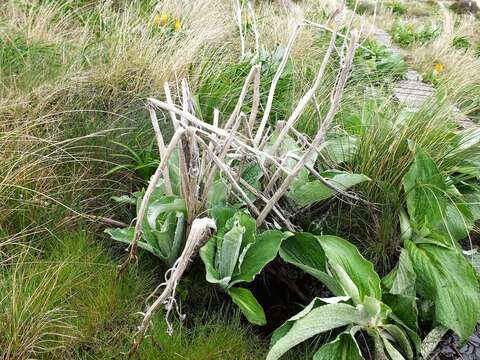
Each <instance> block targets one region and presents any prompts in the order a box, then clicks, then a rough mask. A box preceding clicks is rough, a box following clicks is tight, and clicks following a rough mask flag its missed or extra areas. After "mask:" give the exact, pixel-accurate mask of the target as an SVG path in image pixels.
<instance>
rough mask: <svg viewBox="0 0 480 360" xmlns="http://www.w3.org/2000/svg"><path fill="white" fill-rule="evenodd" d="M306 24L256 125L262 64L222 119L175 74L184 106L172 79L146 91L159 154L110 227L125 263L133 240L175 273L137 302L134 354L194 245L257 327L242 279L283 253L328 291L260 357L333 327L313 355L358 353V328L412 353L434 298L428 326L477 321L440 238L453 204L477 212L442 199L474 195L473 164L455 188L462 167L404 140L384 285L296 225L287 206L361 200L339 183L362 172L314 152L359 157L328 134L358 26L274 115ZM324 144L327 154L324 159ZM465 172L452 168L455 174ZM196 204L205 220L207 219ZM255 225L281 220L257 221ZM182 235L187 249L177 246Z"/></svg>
mask: <svg viewBox="0 0 480 360" xmlns="http://www.w3.org/2000/svg"><path fill="white" fill-rule="evenodd" d="M308 24H309V25H312V23H311V22H310V23H308ZM302 26H306V23H303V24H300V25H298V26H297V27H295V30H294V32H293V34H292V37H291V39H290V40H291V41H290V42H289V45H288V46H287V47H286V48H285V52H284V54H283V58H282V61H281V62H280V63H279V64H278V67H277V72H276V76H275V77H274V79H273V80H272V85H271V88H270V91H269V94H268V97H267V100H266V103H265V104H262V105H264V107H263V114H262V119H261V120H260V121H257V115H258V114H259V106H260V95H259V87H258V86H259V85H258V84H259V80H258V77H259V76H260V67H261V64H255V65H253V67H252V69H251V71H250V72H249V74H248V75H247V78H246V80H245V83H244V86H243V87H242V91H241V93H240V96H239V99H238V101H237V103H236V105H235V108H234V110H233V112H232V113H231V114H230V115H229V116H227V117H226V118H225V119H223V118H222V119H221V114H220V112H219V111H214V113H213V121H212V124H210V123H206V122H204V121H202V120H200V119H199V117H198V116H196V110H195V105H194V104H195V101H194V100H193V97H192V95H191V94H190V90H189V88H188V84H187V82H186V81H183V82H182V96H181V100H182V104H181V105H182V106H181V108H180V107H178V106H175V105H174V103H173V101H172V97H171V95H170V90H169V87H168V84H167V85H166V86H165V95H166V102H163V101H159V100H155V99H149V110H150V114H151V120H152V125H153V127H154V129H155V135H156V139H157V144H158V148H159V152H160V159H161V161H160V164H159V166H158V168H157V170H156V171H155V173H154V175H153V176H152V178H151V180H150V182H149V185H148V187H147V189H146V190H145V192H142V193H141V195H140V196H138V199H140V202H139V204H138V207H137V221H136V225H135V227H134V228H133V229H131V228H130V229H127V230H125V229H124V230H116V231H115V230H114V231H110V234H111V235H112V236H113V237H116V238H117V239H119V240H121V241H125V242H128V243H129V244H130V254H129V258H128V260H127V263H128V261H130V260H131V259H133V258H134V256H135V250H136V247H137V246H138V247H143V248H145V249H147V250H149V251H151V252H152V253H154V254H155V255H157V256H159V257H160V258H162V259H164V260H165V261H166V262H167V263H168V264H170V265H171V269H170V270H169V271H168V277H167V280H166V282H165V283H163V284H162V285H163V286H164V291H163V292H162V294H161V295H159V296H158V297H157V298H156V300H155V301H154V302H153V304H152V305H151V306H149V308H148V309H147V310H146V312H145V316H144V319H143V321H142V324H141V326H140V327H139V331H138V334H137V335H138V336H137V338H136V339H135V342H134V346H133V347H132V349H133V350H134V349H135V348H136V347H137V346H138V345H139V344H140V342H141V340H142V339H143V336H144V334H145V331H146V329H147V327H148V325H149V323H150V319H151V317H152V315H153V313H154V312H155V311H156V310H157V309H158V308H159V307H160V306H164V307H165V308H166V310H167V318H168V314H169V313H170V312H171V310H172V308H173V307H175V306H176V302H175V289H176V286H177V284H178V281H179V280H180V279H181V277H182V275H183V273H184V271H185V270H186V269H187V268H188V265H189V263H190V261H191V258H192V257H193V256H194V255H195V254H196V252H197V251H198V249H200V248H201V250H200V254H201V258H202V260H203V262H204V264H205V267H206V279H207V281H209V282H211V283H214V284H216V285H217V286H219V287H220V288H221V289H222V290H223V291H225V292H226V293H227V294H228V295H229V296H230V297H231V298H232V300H233V301H234V302H235V303H236V304H237V305H238V306H239V307H240V309H241V311H242V312H243V314H244V315H245V316H246V318H247V319H248V320H249V321H251V322H253V323H255V324H259V325H261V324H265V322H266V320H267V319H266V318H265V315H264V312H263V309H262V308H261V306H260V304H259V302H258V301H257V300H256V299H255V297H254V296H253V294H252V293H251V292H250V291H249V290H248V289H246V288H245V287H243V286H241V284H242V283H248V282H251V281H252V280H253V279H254V277H255V276H256V275H257V274H258V273H259V272H261V270H262V269H263V268H264V266H265V265H266V264H267V263H269V262H270V261H271V260H273V259H274V258H275V257H276V255H277V253H278V252H279V253H280V257H281V258H282V259H283V260H284V261H285V262H287V263H290V264H293V265H295V266H297V267H299V268H301V269H302V270H304V271H305V272H307V273H309V274H310V275H312V276H314V277H315V278H317V279H318V280H319V281H320V282H322V283H323V284H325V286H326V287H327V288H328V289H329V290H330V291H331V293H332V294H333V296H332V297H330V298H317V299H314V300H313V301H312V303H311V304H310V305H308V306H307V307H306V308H305V309H304V310H303V311H301V312H300V313H299V314H297V315H296V316H294V317H292V318H291V319H290V320H288V321H287V322H286V323H285V324H284V325H283V326H282V327H280V328H279V329H278V330H277V331H276V332H275V333H274V335H273V337H272V346H271V349H270V352H269V354H268V359H276V358H279V357H280V356H282V355H283V354H284V353H285V352H286V351H288V350H289V349H290V348H292V347H293V346H295V345H297V344H299V343H301V342H303V341H305V340H307V339H308V338H310V337H312V336H315V335H317V334H320V333H324V332H326V331H331V330H333V331H336V332H338V333H339V335H338V337H337V338H336V339H335V340H333V341H332V342H329V343H327V344H325V345H324V346H323V347H321V348H320V349H319V350H318V352H317V353H316V355H315V358H316V359H322V358H325V359H329V358H342V357H343V358H352V359H355V358H361V356H362V354H361V352H360V350H359V346H358V344H357V342H356V336H357V334H359V333H360V332H362V333H365V334H367V335H369V336H370V337H371V338H372V339H373V343H374V344H375V349H374V350H375V352H376V354H377V356H378V357H379V358H391V359H404V358H407V359H411V358H413V357H414V356H418V355H419V354H420V353H422V347H421V345H420V338H419V336H418V322H417V313H418V310H417V303H418V302H420V301H422V302H424V303H425V304H427V305H428V303H429V304H430V305H431V306H433V307H434V312H435V316H434V317H433V319H432V322H433V326H436V325H443V326H445V327H447V328H449V329H452V330H454V331H455V332H456V333H457V334H459V335H460V336H461V338H462V339H465V338H466V337H467V336H468V335H469V334H470V333H471V331H472V330H473V325H474V324H475V322H476V321H477V320H478V318H479V310H478V309H479V305H478V304H479V303H478V301H479V300H478V299H479V294H480V293H479V289H478V280H477V277H476V274H475V272H474V270H473V268H472V266H471V265H470V264H469V263H468V261H466V259H465V257H464V256H463V254H462V252H461V249H460V248H459V246H458V244H457V243H456V242H452V241H450V240H451V239H452V237H451V236H445V234H449V233H451V232H452V231H453V232H457V230H458V228H457V227H456V223H454V220H452V219H455V218H458V215H459V214H460V215H461V216H462V219H468V223H469V224H471V223H473V221H475V220H476V219H477V218H478V217H477V215H478V211H477V209H473V208H468V207H466V208H464V207H462V206H456V207H455V206H454V208H453V209H463V210H461V212H457V213H456V212H455V211H453V209H452V208H450V207H449V206H448V204H450V203H452V204H458V205H461V203H460V202H458V201H457V202H451V199H458V200H461V199H466V196H467V193H468V191H473V190H472V189H473V188H474V187H475V186H474V184H473V185H472V183H475V181H477V182H478V174H475V175H473V176H471V177H470V178H469V180H468V181H466V180H465V178H462V179H461V180H458V181H456V182H455V183H456V184H458V185H459V184H460V183H462V184H463V185H462V187H460V186H453V187H452V186H451V185H452V181H453V180H455V179H459V177H458V176H457V175H458V174H457V173H455V174H454V173H452V174H448V176H449V177H445V176H444V175H445V174H441V173H440V172H439V171H438V169H437V168H436V165H435V163H434V162H432V161H431V159H429V158H428V155H427V154H426V153H425V152H423V151H422V150H421V149H420V148H418V147H416V146H415V145H414V144H412V145H411V148H412V151H414V152H415V161H414V162H413V164H412V165H411V169H410V170H409V171H408V173H407V174H406V175H405V177H404V179H403V186H404V190H405V193H406V198H407V201H406V211H404V212H403V213H402V219H401V220H402V221H401V222H402V228H404V229H405V237H404V247H405V249H403V250H402V252H401V256H400V260H399V262H398V266H397V267H396V268H395V269H394V270H393V271H392V273H391V274H389V275H388V276H387V277H386V278H384V280H383V282H382V281H381V280H380V277H379V275H378V274H377V273H376V272H375V271H374V269H373V265H372V264H371V263H370V262H368V261H367V260H365V259H364V258H363V257H362V256H361V255H360V253H359V252H358V250H357V249H356V247H355V246H354V245H352V244H351V243H349V242H348V241H346V240H343V239H341V238H338V237H335V236H325V235H323V236H314V235H311V234H308V233H300V232H298V231H297V230H298V228H297V225H296V224H294V223H292V221H291V217H290V215H291V213H290V211H291V209H293V210H294V211H297V210H299V209H305V208H307V209H308V207H309V206H312V205H314V204H316V203H318V202H321V201H323V200H325V199H329V198H332V197H333V196H336V195H337V196H339V195H341V196H343V197H345V198H348V199H350V200H355V201H357V200H359V198H358V197H357V196H355V195H352V194H351V193H348V192H347V190H348V189H349V188H350V187H352V186H355V185H358V184H361V183H366V182H368V181H370V179H369V178H368V177H367V176H364V175H362V174H352V173H348V172H346V171H339V170H335V169H329V168H328V167H325V164H324V163H323V162H322V161H321V160H323V156H325V154H328V156H329V157H337V158H338V159H339V162H348V161H350V160H351V158H352V157H354V156H355V152H356V149H355V148H352V149H351V150H350V149H349V150H348V151H347V152H345V151H343V149H342V148H343V144H344V143H347V144H353V145H354V146H355V145H356V144H355V141H350V140H351V139H350V137H349V139H348V140H349V141H343V140H344V139H338V138H329V139H328V140H327V141H326V139H327V137H326V135H327V134H326V133H327V130H328V128H329V126H330V125H331V123H332V121H333V118H334V116H335V114H336V113H337V112H338V109H339V107H340V100H341V98H342V92H343V90H344V87H345V85H346V82H347V78H348V75H349V73H350V70H351V65H352V61H353V56H354V53H355V49H356V46H357V35H356V34H355V33H353V32H350V31H349V30H348V29H347V30H346V32H345V34H344V35H345V37H346V38H347V39H351V40H347V42H348V44H347V46H346V47H344V49H345V54H344V56H342V57H340V58H341V59H342V62H341V63H338V62H336V61H335V60H332V59H331V54H332V52H333V50H334V47H335V44H336V32H335V31H333V35H332V38H331V41H330V44H329V46H328V48H327V50H326V53H325V57H324V59H323V62H322V64H321V65H320V68H319V70H318V73H317V74H316V77H315V80H314V83H313V85H312V88H311V89H310V90H309V91H307V92H306V93H305V95H304V96H303V97H302V98H301V99H300V100H299V102H298V104H297V105H296V107H295V108H294V110H293V111H292V113H291V115H290V116H289V117H288V118H287V119H286V121H282V122H277V123H276V124H275V123H274V122H273V120H272V119H271V118H270V117H271V114H270V113H271V111H272V99H273V96H274V94H275V87H276V82H277V81H278V78H279V77H280V76H281V74H282V71H283V70H284V68H285V65H286V63H287V60H288V57H289V53H290V51H291V47H292V44H293V43H294V41H295V39H296V37H297V35H298V32H299V31H300V29H301V27H302ZM313 26H314V25H313ZM337 28H339V27H337ZM331 63H333V64H334V65H335V66H338V67H339V71H338V73H337V77H336V81H335V83H334V88H333V90H332V96H331V97H330V98H329V100H330V107H329V109H328V110H327V111H326V115H325V116H324V117H323V119H322V121H321V122H320V124H321V125H320V127H319V129H318V132H317V133H316V135H315V136H314V137H313V139H308V138H305V137H304V136H303V135H302V134H300V135H299V134H298V131H297V130H296V129H295V124H296V123H297V121H298V119H299V117H300V115H301V114H302V112H303V111H304V110H305V107H306V104H307V103H308V102H309V101H313V96H314V94H315V91H316V90H317V89H318V88H319V86H320V84H321V83H322V77H323V74H324V70H325V68H326V67H327V65H332V64H331ZM251 85H253V86H252V87H253V95H252V96H253V99H252V102H251V103H252V107H251V109H250V114H249V116H247V115H246V114H245V113H244V112H243V111H246V110H245V108H244V106H243V105H244V103H243V102H244V100H245V97H246V95H247V92H248V91H249V88H250V86H251ZM156 108H160V109H162V110H164V111H165V112H168V115H169V116H170V118H171V120H172V126H173V128H174V129H175V133H174V135H173V137H172V139H171V140H170V142H169V144H168V146H165V144H164V142H163V137H162V133H161V127H160V126H159V124H158V120H157V118H156V111H155V110H156ZM269 124H270V125H272V129H270V128H269V127H268V125H269ZM339 149H342V151H339ZM318 152H320V154H321V155H322V157H319V159H317V154H318ZM172 154H175V156H178V162H176V163H175V164H172V162H171V161H170V158H171V156H172ZM466 168H468V166H466ZM465 171H467V170H465V169H457V172H458V173H461V174H462V173H463V172H465ZM172 174H178V177H175V179H178V181H179V183H178V186H174V185H175V182H174V181H172V180H174V179H172ZM442 176H443V177H442ZM159 184H160V185H159ZM159 186H160V190H159ZM468 189H469V190H468ZM203 214H208V215H209V216H210V217H201V216H203ZM464 214H470V215H471V216H470V215H469V216H470V217H468V216H467V217H464V216H463V215H464ZM455 215H457V216H455ZM184 222H185V223H184ZM183 224H184V225H183ZM183 226H184V229H185V230H182V229H183ZM262 227H264V228H269V229H275V230H267V231H263V232H262V231H259V229H261V228H262ZM278 229H281V230H278ZM466 230H468V228H467V229H466ZM464 233H465V232H463V233H462V234H464ZM180 235H181V236H180ZM458 236H460V232H459V234H458ZM180 238H181V240H180ZM447 240H448V241H447ZM181 243H185V245H184V247H183V250H182V251H181V254H180V252H179V247H178V244H181ZM175 258H176V259H175ZM456 296H458V297H456ZM456 299H460V300H461V304H458V303H457V302H456Z"/></svg>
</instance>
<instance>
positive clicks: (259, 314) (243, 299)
mask: <svg viewBox="0 0 480 360" xmlns="http://www.w3.org/2000/svg"><path fill="white" fill-rule="evenodd" d="M228 295H230V297H231V298H232V300H233V302H234V303H235V304H236V305H237V306H238V307H239V308H240V310H241V311H242V313H243V315H245V317H246V318H247V320H248V321H250V322H251V323H252V324H256V325H265V324H266V323H267V320H266V319H265V313H264V311H263V308H262V306H261V305H260V304H259V303H258V301H257V299H255V297H254V296H253V294H252V293H251V292H250V290H248V289H244V288H236V287H232V288H230V289H228Z"/></svg>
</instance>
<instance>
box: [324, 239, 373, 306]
mask: <svg viewBox="0 0 480 360" xmlns="http://www.w3.org/2000/svg"><path fill="white" fill-rule="evenodd" d="M318 239H319V241H320V245H321V246H322V248H323V250H324V251H325V256H326V257H327V259H328V262H329V264H330V265H339V266H341V268H342V269H343V270H345V272H346V273H347V274H348V276H349V277H350V279H351V280H352V281H353V283H354V284H355V285H356V286H357V288H358V291H359V296H360V298H359V300H360V302H362V301H363V299H364V298H365V296H370V297H372V298H375V299H378V300H380V299H381V298H382V291H381V288H380V278H379V276H378V274H377V273H376V272H375V270H374V269H373V265H372V263H370V262H369V261H367V260H366V259H365V258H364V257H363V256H362V255H360V253H359V252H358V249H357V248H356V247H355V245H353V244H352V243H350V242H348V241H347V240H344V239H342V238H339V237H336V236H330V235H323V236H319V237H318ZM349 295H350V294H349Z"/></svg>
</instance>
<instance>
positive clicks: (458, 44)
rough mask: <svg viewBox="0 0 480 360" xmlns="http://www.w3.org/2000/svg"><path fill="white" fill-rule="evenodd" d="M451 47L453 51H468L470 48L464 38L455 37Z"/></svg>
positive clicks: (468, 42)
mask: <svg viewBox="0 0 480 360" xmlns="http://www.w3.org/2000/svg"><path fill="white" fill-rule="evenodd" d="M452 46H453V47H454V48H455V49H459V50H461V49H465V50H467V49H469V48H470V41H468V39H467V38H466V37H465V36H455V37H454V38H453V40H452Z"/></svg>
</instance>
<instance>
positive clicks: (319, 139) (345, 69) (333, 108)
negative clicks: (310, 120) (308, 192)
mask: <svg viewBox="0 0 480 360" xmlns="http://www.w3.org/2000/svg"><path fill="white" fill-rule="evenodd" d="M357 41H358V36H357V33H356V32H354V33H353V34H352V40H351V42H350V45H349V48H348V51H347V57H346V59H345V63H344V64H343V66H342V69H341V71H340V74H339V77H338V81H337V85H336V88H335V92H334V95H333V98H332V103H331V105H330V109H329V111H328V113H327V115H326V116H325V119H324V120H323V122H322V124H321V126H320V129H319V130H318V132H317V134H316V136H315V138H314V139H313V141H312V146H311V147H310V148H309V149H308V150H307V151H306V152H305V154H304V155H303V156H302V157H301V159H300V160H299V161H298V163H297V164H296V165H295V168H294V169H293V170H292V172H291V174H290V175H288V176H287V178H286V179H285V180H284V181H283V183H282V184H281V185H280V187H279V188H278V190H277V191H276V192H275V193H274V194H273V196H272V198H271V199H270V201H269V202H268V203H267V205H266V206H265V207H264V209H263V210H262V212H261V213H260V215H259V216H258V217H257V225H258V226H259V225H260V224H262V223H263V221H264V220H265V218H266V217H267V215H268V214H269V213H270V211H271V210H272V207H273V206H274V205H275V204H276V203H277V202H278V200H280V198H281V197H282V196H283V195H284V194H285V193H286V192H287V190H288V189H289V187H290V185H291V183H292V182H293V180H295V177H296V176H297V175H298V173H299V172H300V170H302V168H303V167H304V166H305V164H307V163H308V162H309V161H310V159H311V158H312V156H313V155H314V153H315V151H316V148H317V147H319V146H320V145H321V144H322V143H323V141H324V138H325V134H326V132H327V129H328V128H329V126H330V124H331V122H332V120H333V117H334V116H335V114H336V113H337V111H338V108H339V106H340V100H341V98H342V93H343V89H344V88H345V83H346V82H347V78H348V74H349V72H350V69H351V67H352V62H353V55H354V54H355V48H356V45H357Z"/></svg>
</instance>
